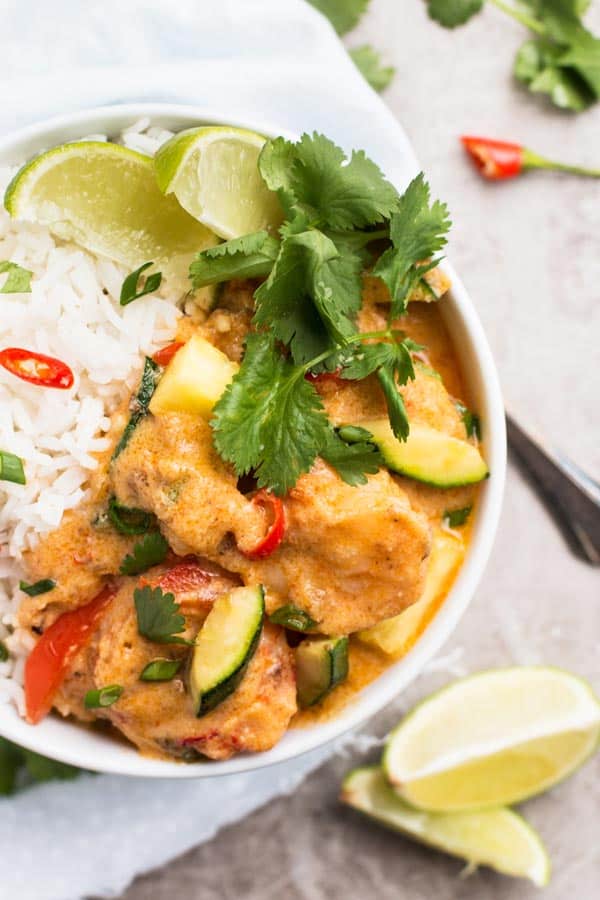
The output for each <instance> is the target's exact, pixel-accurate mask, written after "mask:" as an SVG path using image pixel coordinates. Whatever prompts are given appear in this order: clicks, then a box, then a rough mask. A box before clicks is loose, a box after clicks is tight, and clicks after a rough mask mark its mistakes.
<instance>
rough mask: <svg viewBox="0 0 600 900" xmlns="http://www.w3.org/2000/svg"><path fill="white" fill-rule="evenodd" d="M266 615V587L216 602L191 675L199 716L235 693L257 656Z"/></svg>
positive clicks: (233, 593)
mask: <svg viewBox="0 0 600 900" xmlns="http://www.w3.org/2000/svg"><path fill="white" fill-rule="evenodd" d="M264 612H265V600H264V591H263V588H262V585H258V586H256V585H253V586H252V587H240V588H235V589H234V590H233V591H231V592H230V593H229V594H225V595H224V596H222V597H219V598H218V599H217V600H215V603H214V605H213V608H212V609H211V611H210V612H209V614H208V616H207V618H206V621H205V622H204V625H203V626H202V628H201V629H200V632H199V634H198V637H197V639H196V644H195V646H194V652H193V654H192V661H191V665H190V672H189V686H190V693H191V695H192V702H193V704H194V710H195V712H196V715H197V716H203V715H205V714H206V713H208V712H210V711H211V710H212V709H214V708H215V706H218V705H219V703H222V702H223V700H225V699H226V698H227V697H229V695H230V694H232V693H233V691H235V689H236V688H237V686H238V685H239V683H240V681H241V680H242V678H243V676H244V672H245V671H246V668H247V666H248V663H249V662H250V660H251V659H252V657H253V656H254V652H255V650H256V648H257V646H258V642H259V639H260V634H261V631H262V625H263V618H264Z"/></svg>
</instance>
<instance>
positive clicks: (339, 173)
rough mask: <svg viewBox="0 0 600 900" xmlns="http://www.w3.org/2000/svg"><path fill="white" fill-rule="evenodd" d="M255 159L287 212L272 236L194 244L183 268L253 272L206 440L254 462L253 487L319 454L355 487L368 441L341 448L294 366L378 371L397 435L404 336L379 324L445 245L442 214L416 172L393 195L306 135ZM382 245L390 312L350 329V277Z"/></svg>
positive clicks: (227, 454)
mask: <svg viewBox="0 0 600 900" xmlns="http://www.w3.org/2000/svg"><path fill="white" fill-rule="evenodd" d="M259 169H260V172H261V175H262V177H263V179H264V181H265V182H266V184H267V186H268V187H269V188H271V190H273V191H276V192H277V194H278V196H279V200H280V203H281V206H282V208H283V210H284V212H285V215H286V221H285V222H284V224H283V226H282V227H281V229H280V240H276V239H275V238H272V237H269V236H268V235H266V233H263V232H261V233H259V234H253V235H247V236H245V237H244V238H238V239H236V240H235V241H229V242H227V243H226V244H221V245H220V246H219V247H218V248H211V249H210V250H207V251H203V252H202V253H200V254H199V255H198V257H197V259H196V261H195V262H194V263H193V264H192V266H191V269H190V275H191V278H192V280H193V283H194V287H202V286H203V285H205V284H210V283H213V282H214V281H215V280H216V279H217V278H219V279H221V280H223V281H225V280H228V279H229V278H232V277H236V276H237V275H238V274H239V273H240V271H242V270H243V267H244V265H246V264H247V265H248V267H252V266H254V265H260V267H261V268H260V271H261V273H262V274H263V276H266V280H265V281H263V283H262V284H261V285H260V286H259V287H258V289H257V290H256V292H255V300H256V312H255V315H254V325H255V326H258V328H257V331H256V332H254V333H250V335H249V336H248V339H247V342H246V352H245V355H244V358H243V361H242V365H241V367H240V370H239V372H238V373H237V374H236V376H235V377H234V379H233V381H232V382H231V384H230V385H229V387H228V388H227V390H226V391H225V393H224V394H223V396H222V397H221V398H220V400H219V401H218V403H217V404H216V406H215V409H214V418H213V420H212V422H211V425H212V427H213V432H214V440H215V446H216V448H217V450H218V452H219V454H220V455H221V457H222V458H223V459H224V460H226V461H227V462H230V463H232V465H233V466H234V468H235V471H236V473H237V474H238V475H239V476H241V475H245V474H248V473H249V472H253V473H254V474H255V475H256V478H257V480H258V484H259V487H266V488H269V489H271V490H272V491H273V492H274V493H276V494H279V495H281V494H284V493H285V492H286V491H287V490H289V489H290V488H291V487H293V485H294V484H295V483H296V481H297V479H298V477H299V476H300V475H301V474H302V473H303V472H307V471H308V470H309V469H310V467H311V466H312V464H313V463H314V460H315V459H316V457H317V456H319V455H321V456H322V457H323V458H324V459H326V460H327V461H328V462H329V464H330V465H332V466H333V467H334V468H335V469H336V470H337V472H338V474H339V475H340V476H341V477H342V478H343V479H344V480H345V481H347V482H348V483H350V484H360V483H363V482H364V481H365V480H366V475H367V474H369V473H372V472H375V471H377V468H378V467H379V466H381V465H382V460H381V458H380V456H379V453H378V451H377V449H376V448H375V447H374V446H372V445H370V444H369V443H368V442H364V443H363V445H362V446H356V445H355V443H354V442H352V444H353V446H350V445H349V442H346V441H344V439H343V438H342V437H341V436H340V435H339V434H338V433H336V432H335V430H334V428H333V426H332V424H331V423H330V422H329V420H328V418H327V415H326V413H325V410H324V408H323V404H322V402H321V398H320V397H319V395H318V393H317V391H316V390H315V388H314V386H313V385H312V384H311V383H309V382H308V381H307V380H306V377H305V376H306V375H309V374H318V373H319V372H320V371H322V370H323V367H324V368H325V369H327V370H329V371H334V370H339V372H340V377H342V378H348V379H362V378H366V377H367V376H368V375H370V374H373V373H375V374H377V377H378V379H379V381H380V384H381V388H382V390H383V394H384V396H385V399H386V403H387V407H388V414H389V418H390V423H391V426H392V429H393V431H394V433H395V435H396V436H397V437H398V438H399V439H400V440H405V439H406V438H407V436H408V431H409V423H408V418H407V415H406V410H405V407H404V402H403V399H402V395H401V393H400V391H399V390H398V388H399V387H400V386H401V385H403V384H405V383H406V382H407V381H408V380H409V379H411V378H414V368H413V362H412V358H411V353H412V352H414V349H415V345H414V343H413V342H412V341H410V340H408V339H406V338H405V335H404V334H403V332H401V331H398V330H397V329H395V328H393V327H392V322H393V320H394V319H395V318H396V317H397V316H398V315H401V314H402V313H403V312H404V311H405V309H406V305H407V303H408V300H409V297H410V294H411V292H412V291H413V289H414V287H415V286H416V285H417V284H418V283H419V281H420V280H421V279H422V278H423V277H424V275H425V273H426V272H427V271H429V270H430V269H431V268H432V267H433V266H435V265H436V264H437V262H438V259H433V260H432V261H430V262H423V260H427V259H431V257H434V256H435V254H437V253H438V251H439V250H440V249H441V248H442V247H443V246H444V244H445V242H446V233H447V231H448V228H449V221H448V212H447V209H446V207H445V206H444V205H443V204H441V203H438V202H435V203H433V204H431V205H430V200H429V188H428V186H427V184H426V183H425V181H424V179H423V176H422V175H420V176H418V177H417V178H415V179H414V181H413V182H412V183H411V184H410V185H409V187H408V188H407V190H406V192H405V194H404V195H403V196H402V197H399V196H398V194H397V192H396V191H395V189H394V188H393V187H392V185H391V184H389V182H387V181H386V180H385V179H384V177H383V175H382V174H381V172H380V171H379V169H378V168H377V166H376V165H375V164H374V163H373V162H371V160H369V159H368V158H367V157H366V156H365V154H364V153H363V152H362V151H358V152H356V151H355V152H354V153H353V154H352V155H351V156H350V158H346V156H345V155H344V153H343V151H342V150H340V148H339V147H336V146H335V144H333V143H332V142H331V141H330V140H328V139H327V138H325V137H324V136H323V135H319V134H314V135H312V136H309V135H306V134H305V135H303V137H302V139H301V140H300V141H299V142H298V143H296V144H294V143H291V142H289V141H286V140H285V139H283V138H277V139H275V140H272V141H268V142H267V143H266V144H265V147H264V148H263V151H262V153H261V156H260V159H259ZM382 241H383V242H387V245H388V246H387V249H385V250H384V252H383V254H382V255H381V257H380V258H379V260H378V261H377V263H376V265H375V268H374V269H373V275H374V276H375V277H379V278H380V279H381V280H383V281H384V282H385V284H386V285H387V286H388V288H389V290H390V294H391V303H390V321H389V323H388V326H387V328H386V329H384V330H382V331H380V332H371V333H368V334H361V333H360V332H359V331H358V330H357V326H356V316H357V313H358V311H359V309H360V306H361V302H362V273H363V271H364V269H365V266H367V265H368V264H369V263H370V261H371V253H370V251H369V245H370V244H373V243H375V242H380V243H381V242H382ZM265 246H266V247H268V252H263V251H264V248H265ZM257 254H258V255H259V258H258V257H257ZM244 257H245V258H246V263H244ZM215 263H218V268H217V267H216V266H215ZM366 341H369V343H368V344H367V343H364V342H366Z"/></svg>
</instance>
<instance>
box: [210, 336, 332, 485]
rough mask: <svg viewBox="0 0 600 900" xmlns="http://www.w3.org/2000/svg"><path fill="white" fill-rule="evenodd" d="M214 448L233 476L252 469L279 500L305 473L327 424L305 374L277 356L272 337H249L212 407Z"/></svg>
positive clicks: (317, 453)
mask: <svg viewBox="0 0 600 900" xmlns="http://www.w3.org/2000/svg"><path fill="white" fill-rule="evenodd" d="M212 426H213V432H214V442H215V446H216V448H217V450H218V452H219V454H220V455H221V457H222V458H223V459H225V460H226V461H227V462H230V463H232V464H233V466H234V468H235V471H236V473H237V475H245V474H247V473H248V472H250V471H253V470H254V473H255V476H256V478H257V480H258V485H259V487H266V486H268V487H269V488H271V490H273V492H274V493H275V494H277V495H279V496H282V495H283V494H285V493H286V492H287V491H288V490H289V489H290V488H291V487H293V486H294V484H295V483H296V481H297V480H298V478H299V476H300V475H301V474H302V473H303V472H308V470H309V469H310V468H311V466H312V464H313V463H314V461H315V459H316V457H317V456H318V455H319V452H320V450H321V448H322V447H323V446H324V444H325V442H326V440H327V434H328V430H329V423H328V420H327V417H326V415H325V413H324V411H323V405H322V403H321V399H320V397H319V395H318V393H317V392H316V390H315V389H314V387H313V386H312V385H311V384H310V383H309V382H308V381H306V380H305V378H304V370H303V369H302V368H301V367H299V366H294V365H293V364H292V363H291V362H289V360H287V359H285V358H284V357H282V356H280V354H279V353H278V352H277V350H276V348H275V340H274V337H273V335H271V334H264V333H261V334H250V335H249V337H248V340H247V343H246V353H245V356H244V359H243V360H242V364H241V366H240V369H239V372H238V373H237V374H236V375H235V377H234V378H233V381H232V382H231V383H230V384H229V386H228V387H227V390H226V391H225V393H224V394H223V396H222V397H221V398H220V400H219V401H218V403H217V404H216V406H215V409H214V418H213V420H212Z"/></svg>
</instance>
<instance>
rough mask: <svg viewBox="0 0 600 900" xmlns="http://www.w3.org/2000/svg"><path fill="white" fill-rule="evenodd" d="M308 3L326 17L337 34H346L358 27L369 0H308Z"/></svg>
mask: <svg viewBox="0 0 600 900" xmlns="http://www.w3.org/2000/svg"><path fill="white" fill-rule="evenodd" d="M308 2H309V3H310V4H312V6H314V7H315V8H316V9H318V10H319V12H322V13H323V15H324V16H327V18H328V19H329V21H330V22H331V24H332V25H333V27H334V28H335V30H336V31H337V33H338V34H346V32H348V31H352V29H353V28H354V26H355V25H358V23H359V20H360V18H361V16H362V15H363V13H365V12H366V10H367V7H368V5H369V2H370V0H308Z"/></svg>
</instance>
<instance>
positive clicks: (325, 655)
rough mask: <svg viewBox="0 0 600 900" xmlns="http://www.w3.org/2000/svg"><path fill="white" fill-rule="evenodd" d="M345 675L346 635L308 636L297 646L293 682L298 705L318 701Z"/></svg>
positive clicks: (307, 704)
mask: <svg viewBox="0 0 600 900" xmlns="http://www.w3.org/2000/svg"><path fill="white" fill-rule="evenodd" d="M347 675H348V638H347V637H320V638H310V639H308V640H306V641H302V643H301V644H299V645H298V647H297V648H296V684H297V688H298V703H299V705H300V706H301V707H307V706H314V704H315V703H319V701H321V700H322V699H323V698H324V697H325V696H326V694H328V693H329V692H330V691H331V690H333V688H334V687H335V686H336V685H338V684H340V682H342V681H345V680H346V677H347Z"/></svg>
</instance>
